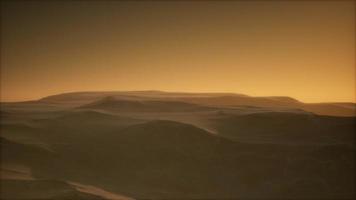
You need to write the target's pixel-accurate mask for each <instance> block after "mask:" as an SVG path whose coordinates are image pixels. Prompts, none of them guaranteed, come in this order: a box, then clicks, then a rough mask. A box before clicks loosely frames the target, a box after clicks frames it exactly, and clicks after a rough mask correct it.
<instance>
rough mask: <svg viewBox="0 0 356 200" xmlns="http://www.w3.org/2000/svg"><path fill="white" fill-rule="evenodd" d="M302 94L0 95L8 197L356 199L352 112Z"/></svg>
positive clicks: (4, 183) (122, 93)
mask: <svg viewBox="0 0 356 200" xmlns="http://www.w3.org/2000/svg"><path fill="white" fill-rule="evenodd" d="M68 95H69V96H68ZM226 96H228V97H226ZM211 99H213V100H214V102H210V101H211ZM216 99H222V100H221V102H220V100H219V101H217V100H216ZM236 99H254V101H247V100H246V101H245V102H247V103H249V102H250V104H251V105H244V103H243V101H240V103H237V104H236V105H235V104H234V102H235V100H236ZM193 101H194V102H193ZM230 101H231V103H232V104H230V103H229V102H230ZM224 102H225V103H226V104H224ZM34 104H36V106H33V105H34ZM221 104H222V105H221ZM290 105H293V106H294V107H293V106H290ZM297 105H306V104H303V103H301V102H298V101H296V100H294V99H291V98H288V97H268V98H257V99H256V98H254V97H248V96H245V95H235V94H223V97H222V96H221V94H216V93H214V94H207V93H205V94H191V93H165V92H159V91H138V92H118V93H112V92H96V93H90V92H89V93H71V94H63V95H55V96H52V97H48V98H44V99H42V100H40V101H36V102H25V103H19V104H18V103H14V104H4V105H2V108H1V113H0V114H1V121H0V125H1V140H0V141H1V153H2V154H1V161H2V162H1V168H2V171H1V173H2V175H4V176H2V178H6V180H3V181H2V185H5V187H3V188H5V190H6V192H5V193H3V192H2V195H3V194H4V195H5V196H4V195H3V196H2V197H19V198H22V197H24V196H25V195H26V196H27V197H31V198H32V197H33V198H35V199H38V198H47V199H115V198H117V199H120V198H124V199H127V198H128V197H130V198H135V199H172V198H173V199H249V198H257V199H261V198H269V199H289V198H290V197H291V196H293V197H295V198H301V199H305V198H319V199H322V198H332V199H343V198H352V197H353V196H354V186H355V185H354V180H353V175H354V171H355V170H354V163H353V161H354V160H353V159H354V150H355V146H354V144H353V142H352V141H353V139H354V136H355V130H356V126H355V125H356V124H355V117H340V116H324V115H318V114H315V113H313V112H307V111H305V110H303V109H301V108H300V107H298V106H297ZM325 105H327V106H330V104H325ZM332 105H333V106H338V107H341V108H342V109H347V110H349V109H351V110H352V108H353V106H354V104H332ZM318 106H319V104H318ZM339 111H340V110H337V112H339ZM10 179H11V180H10ZM28 187H31V188H33V190H31V191H29V190H28V189H27V188H28ZM6 195H7V196H6ZM21 195H23V196H21ZM130 198H128V199H130Z"/></svg>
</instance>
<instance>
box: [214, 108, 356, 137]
mask: <svg viewBox="0 0 356 200" xmlns="http://www.w3.org/2000/svg"><path fill="white" fill-rule="evenodd" d="M211 122H212V123H213V124H215V127H216V129H217V132H218V133H219V134H221V135H223V136H225V137H228V138H231V139H234V140H237V141H245V142H257V143H264V142H271V143H278V142H279V143H290V144H293V143H300V144H312V143H320V144H334V143H344V144H346V143H348V144H353V141H354V138H355V132H354V131H355V130H356V118H355V117H332V116H320V115H314V114H311V113H294V112H260V113H251V114H246V115H231V114H221V115H218V116H216V117H214V118H212V119H211Z"/></svg>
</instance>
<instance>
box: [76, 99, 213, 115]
mask: <svg viewBox="0 0 356 200" xmlns="http://www.w3.org/2000/svg"><path fill="white" fill-rule="evenodd" d="M79 108H85V109H99V110H107V111H114V112H158V113H159V112H193V111H201V110H211V108H209V107H204V106H200V105H196V104H190V103H185V102H174V101H153V100H150V101H138V100H117V99H115V98H114V97H105V98H103V99H101V100H99V101H95V102H93V103H90V104H87V105H83V106H80V107H79Z"/></svg>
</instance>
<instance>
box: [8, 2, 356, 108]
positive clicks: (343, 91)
mask: <svg viewBox="0 0 356 200" xmlns="http://www.w3.org/2000/svg"><path fill="white" fill-rule="evenodd" d="M1 23H2V24H1V37H2V38H1V100H2V101H20V100H30V99H36V98H40V97H43V96H46V95H51V94H56V93H62V92H70V91H90V90H96V91H97V90H146V89H147V90H152V89H154V90H165V91H190V92H209V91H213V92H218V91H220V92H236V93H244V94H248V95H253V96H271V95H279V96H281V95H283V96H284V95H285V96H291V97H294V98H297V99H300V100H302V101H305V102H322V101H353V102H355V75H356V74H355V2H354V1H340V0H337V1H302V2H297V1H224V2H222V1H180V2H179V1H176V2H175V1H168V2H164V1H147V2H144V1H131V2H124V1H107V2H103V1H88V2H85V1H62V2H60V1H53V2H50V1H38V2H36V1H30V2H28V1H27V2H26V1H18V2H7V3H4V2H2V3H1Z"/></svg>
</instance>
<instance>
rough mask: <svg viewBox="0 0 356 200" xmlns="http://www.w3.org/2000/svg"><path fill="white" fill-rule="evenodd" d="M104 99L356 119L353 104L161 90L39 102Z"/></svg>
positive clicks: (82, 95)
mask: <svg viewBox="0 0 356 200" xmlns="http://www.w3.org/2000/svg"><path fill="white" fill-rule="evenodd" d="M104 97H113V98H115V99H118V100H136V101H138V100H154V101H180V102H186V103H194V104H199V105H201V106H202V105H206V106H241V105H242V106H257V107H269V108H273V107H288V108H299V109H303V110H306V111H309V112H314V113H316V114H320V115H333V116H356V104H354V103H342V102H340V103H303V102H300V101H298V100H296V99H293V98H291V97H278V96H276V97H273V96H272V97H251V96H247V95H242V94H232V93H179V92H162V91H129V92H124V91H122V92H73V93H64V94H58V95H52V96H49V97H45V98H42V99H40V100H39V102H42V103H46V104H48V103H51V104H53V103H55V104H60V105H62V106H63V104H64V105H72V106H73V105H74V106H80V105H84V104H88V103H92V102H95V101H99V100H101V99H102V98H104Z"/></svg>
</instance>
